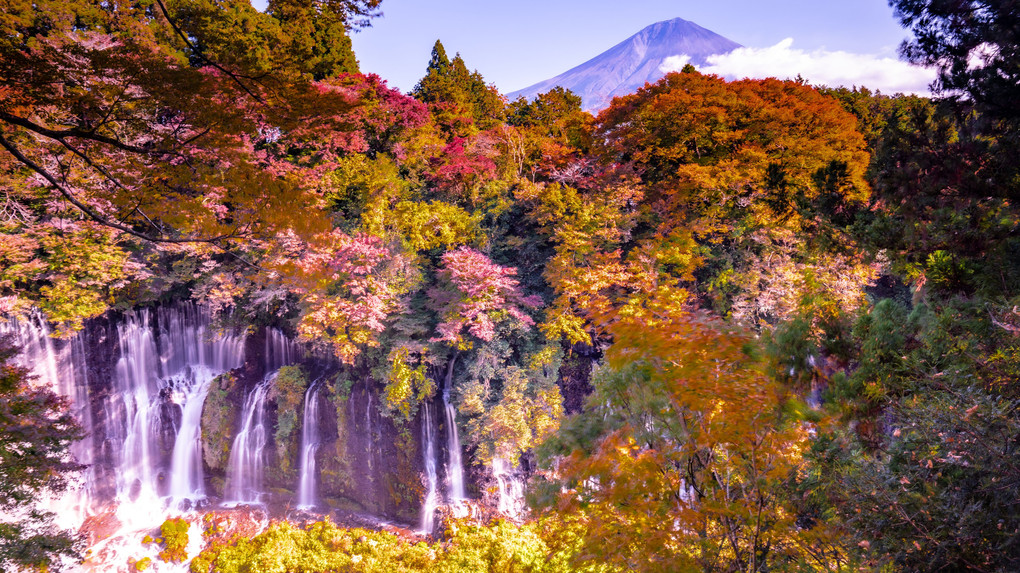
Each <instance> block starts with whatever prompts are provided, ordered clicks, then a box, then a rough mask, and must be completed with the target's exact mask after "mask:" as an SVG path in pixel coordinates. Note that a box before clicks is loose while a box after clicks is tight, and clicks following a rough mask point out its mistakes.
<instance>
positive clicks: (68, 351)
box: [0, 313, 95, 528]
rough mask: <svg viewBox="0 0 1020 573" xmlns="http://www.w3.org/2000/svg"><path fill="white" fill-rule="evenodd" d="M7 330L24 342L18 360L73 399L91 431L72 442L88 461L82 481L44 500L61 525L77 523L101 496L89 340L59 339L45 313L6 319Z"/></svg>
mask: <svg viewBox="0 0 1020 573" xmlns="http://www.w3.org/2000/svg"><path fill="white" fill-rule="evenodd" d="M4 334H10V335H13V336H14V339H15V341H16V343H17V344H18V346H19V347H20V348H21V353H20V354H19V355H18V356H16V357H15V362H17V363H18V364H20V365H21V366H23V367H25V368H28V369H29V371H30V372H31V373H32V374H33V375H34V376H36V377H37V382H36V383H37V384H38V385H41V386H43V387H46V388H48V389H49V390H50V391H52V392H53V393H54V394H57V395H59V396H64V397H65V398H67V399H68V405H69V411H70V413H71V415H72V416H74V418H75V420H77V422H78V424H79V425H80V426H81V428H82V431H83V432H84V433H85V437H84V438H83V439H81V440H79V441H77V442H75V443H73V444H71V447H70V454H71V456H72V457H73V458H74V459H75V461H77V462H78V463H80V464H83V465H85V466H87V467H86V469H85V470H84V471H83V473H82V475H81V478H82V481H81V483H80V484H73V483H72V484H71V485H70V486H69V488H68V489H67V490H66V491H65V492H63V494H61V495H59V496H58V497H56V498H54V499H46V500H42V504H43V506H44V507H45V509H47V510H49V511H52V512H54V513H55V514H56V515H57V519H58V521H57V525H58V526H59V527H62V528H77V527H78V526H79V525H81V523H82V522H83V521H84V520H85V518H86V517H87V516H88V515H89V514H90V513H91V510H92V509H93V502H94V496H95V471H94V468H93V467H92V466H93V463H94V461H95V455H94V453H93V440H92V432H93V423H92V409H91V403H90V398H89V390H88V378H87V370H86V366H85V344H84V342H83V341H82V338H81V336H80V334H77V333H76V334H75V335H74V336H72V337H71V338H70V339H69V340H66V341H60V340H55V339H53V338H52V337H51V336H50V329H49V326H48V325H47V324H46V321H45V320H44V319H43V318H42V316H41V314H39V313H35V314H34V315H32V316H30V317H28V318H27V319H20V320H19V319H13V320H10V321H4V322H0V335H4Z"/></svg>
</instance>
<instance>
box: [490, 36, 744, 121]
mask: <svg viewBox="0 0 1020 573" xmlns="http://www.w3.org/2000/svg"><path fill="white" fill-rule="evenodd" d="M740 47H741V45H740V44H738V43H736V42H734V41H732V40H729V39H727V38H724V37H723V36H720V35H719V34H716V33H715V32H713V31H711V30H707V29H705V28H702V27H701V26H699V25H697V24H695V23H694V22H689V21H687V20H684V19H682V18H674V19H672V20H665V21H663V22H658V23H655V24H652V25H651V26H648V27H647V28H645V29H643V30H641V31H640V32H638V33H637V34H634V35H633V36H631V37H630V38H627V39H626V40H624V41H622V42H620V43H619V44H617V45H615V46H613V47H612V48H610V49H609V50H606V51H605V52H602V53H601V54H599V55H598V56H595V57H594V58H592V59H590V60H588V61H587V62H585V63H583V64H581V65H579V66H577V67H576V68H573V69H570V70H568V71H566V72H563V73H562V74H560V75H558V76H556V77H554V78H551V79H548V80H545V81H542V82H538V83H537V84H535V85H533V86H529V87H526V88H524V89H522V90H518V91H515V92H511V93H509V94H507V96H508V97H509V98H510V99H511V100H514V99H517V98H518V97H519V96H524V97H526V98H528V99H529V100H530V99H533V98H534V97H535V96H537V95H538V94H540V93H545V92H547V91H549V90H551V89H552V88H554V87H556V86H562V87H565V88H567V89H569V90H571V91H573V92H574V93H575V94H577V95H579V96H581V101H582V104H581V105H582V107H583V108H584V109H585V111H591V112H598V111H599V110H601V109H603V108H605V107H606V106H608V105H609V102H610V101H611V100H612V99H613V97H614V96H619V95H626V94H629V93H632V92H634V91H635V90H637V89H638V88H639V87H641V86H643V85H645V82H655V81H658V80H659V79H660V78H661V77H662V76H664V75H665V72H663V71H662V70H661V69H660V67H661V66H662V65H663V63H664V62H665V61H666V59H667V58H670V57H673V56H681V55H686V56H688V57H689V58H690V62H691V63H692V64H694V65H695V66H697V65H701V64H704V63H705V61H706V58H707V57H708V56H711V55H713V54H725V53H728V52H731V51H733V50H735V49H737V48H740Z"/></svg>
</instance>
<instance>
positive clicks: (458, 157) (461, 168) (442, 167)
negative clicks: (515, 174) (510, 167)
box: [432, 137, 496, 191]
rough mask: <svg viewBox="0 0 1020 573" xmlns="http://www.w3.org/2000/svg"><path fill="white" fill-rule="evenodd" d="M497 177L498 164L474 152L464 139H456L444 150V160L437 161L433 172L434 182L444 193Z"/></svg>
mask: <svg viewBox="0 0 1020 573" xmlns="http://www.w3.org/2000/svg"><path fill="white" fill-rule="evenodd" d="M495 176H496V162H495V161H493V160H492V159H490V158H488V157H486V156H484V155H481V154H479V153H475V152H472V151H471V150H468V149H467V147H466V142H465V140H464V138H462V137H455V138H453V140H452V141H451V142H450V143H449V144H447V146H446V147H445V148H444V149H443V153H442V159H441V160H440V159H438V158H437V159H436V160H435V164H434V165H433V170H432V182H433V184H435V185H436V187H438V188H439V189H441V190H443V191H452V190H455V189H464V188H466V187H470V186H471V185H472V183H475V182H477V181H487V180H490V179H493V178H495Z"/></svg>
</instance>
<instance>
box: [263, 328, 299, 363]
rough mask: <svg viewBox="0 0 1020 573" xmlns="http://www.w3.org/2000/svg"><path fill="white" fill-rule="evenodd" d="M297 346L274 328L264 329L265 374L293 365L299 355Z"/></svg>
mask: <svg viewBox="0 0 1020 573" xmlns="http://www.w3.org/2000/svg"><path fill="white" fill-rule="evenodd" d="M299 352H300V351H299V349H298V346H297V345H296V344H295V343H294V342H292V341H291V340H290V339H289V338H287V335H286V334H284V333H283V332H282V331H280V330H279V329H276V328H268V329H266V345H265V357H264V360H265V365H266V372H272V371H273V370H279V369H280V368H282V367H284V366H287V365H288V364H293V363H294V362H295V361H296V360H297V358H298V354H299Z"/></svg>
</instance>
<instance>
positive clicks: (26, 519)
mask: <svg viewBox="0 0 1020 573" xmlns="http://www.w3.org/2000/svg"><path fill="white" fill-rule="evenodd" d="M17 353H18V349H17V347H15V346H14V344H13V340H12V338H11V337H9V336H0V516H2V517H0V567H2V568H3V569H4V570H5V571H6V570H10V569H13V568H21V567H26V568H35V569H40V570H52V569H53V568H58V567H59V562H60V560H61V559H62V558H65V557H68V558H78V557H80V555H79V549H80V548H79V546H78V540H77V539H76V538H75V537H74V536H73V534H72V533H71V532H68V531H61V530H59V529H57V528H56V527H55V526H54V525H53V523H52V518H53V514H52V513H49V512H47V511H44V510H42V509H40V508H39V507H38V506H37V504H38V502H39V500H40V498H41V497H43V496H55V495H58V494H60V493H61V492H62V491H64V490H65V489H66V488H67V487H68V485H69V484H70V482H71V480H72V478H73V475H74V473H75V472H76V471H79V470H81V469H82V466H81V465H79V464H78V463H76V462H75V461H74V460H72V459H70V456H69V454H68V449H69V448H70V446H71V444H72V443H73V442H75V441H76V440H80V439H81V438H82V437H83V436H82V433H81V429H80V428H79V426H78V424H77V423H76V422H75V421H74V419H73V418H72V417H71V415H70V414H69V413H68V412H67V404H66V401H65V400H64V399H62V398H59V397H57V396H56V395H54V394H53V392H51V391H49V390H48V389H45V388H39V387H36V386H34V385H33V380H32V376H31V375H30V374H29V372H28V370H26V369H25V368H23V367H21V366H18V365H16V364H15V363H14V357H15V355H16V354H17Z"/></svg>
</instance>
